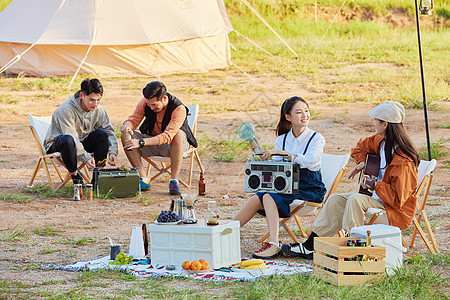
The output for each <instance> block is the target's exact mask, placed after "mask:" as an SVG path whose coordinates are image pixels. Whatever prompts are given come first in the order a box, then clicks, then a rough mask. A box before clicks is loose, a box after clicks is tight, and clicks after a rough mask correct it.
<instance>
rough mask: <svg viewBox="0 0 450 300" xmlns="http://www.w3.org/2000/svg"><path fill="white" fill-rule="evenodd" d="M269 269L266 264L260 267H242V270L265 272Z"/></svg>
mask: <svg viewBox="0 0 450 300" xmlns="http://www.w3.org/2000/svg"><path fill="white" fill-rule="evenodd" d="M268 268H269V267H268V266H267V265H266V264H265V263H262V264H259V265H251V266H244V267H241V269H245V270H264V269H268Z"/></svg>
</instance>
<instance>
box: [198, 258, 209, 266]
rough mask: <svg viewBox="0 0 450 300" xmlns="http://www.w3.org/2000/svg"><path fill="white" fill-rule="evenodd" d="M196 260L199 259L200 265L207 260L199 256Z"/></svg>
mask: <svg viewBox="0 0 450 300" xmlns="http://www.w3.org/2000/svg"><path fill="white" fill-rule="evenodd" d="M198 261H199V262H200V263H201V264H202V265H203V264H204V263H205V262H207V261H206V260H204V259H203V258H200V259H199V260H198Z"/></svg>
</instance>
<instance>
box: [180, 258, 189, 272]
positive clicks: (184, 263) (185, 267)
mask: <svg viewBox="0 0 450 300" xmlns="http://www.w3.org/2000/svg"><path fill="white" fill-rule="evenodd" d="M181 267H182V268H183V269H185V270H189V269H190V268H191V262H190V261H189V260H186V261H185V262H183V264H182V265H181Z"/></svg>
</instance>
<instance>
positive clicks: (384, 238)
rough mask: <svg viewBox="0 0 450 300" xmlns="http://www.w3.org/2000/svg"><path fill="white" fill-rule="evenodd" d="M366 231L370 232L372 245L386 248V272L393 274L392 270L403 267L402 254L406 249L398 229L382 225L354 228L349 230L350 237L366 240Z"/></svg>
mask: <svg viewBox="0 0 450 300" xmlns="http://www.w3.org/2000/svg"><path fill="white" fill-rule="evenodd" d="M367 230H370V231H371V237H372V244H373V245H376V246H382V247H386V258H385V259H384V260H385V262H386V271H387V272H388V274H393V273H394V272H393V269H395V268H397V267H401V266H402V265H403V252H406V248H405V247H403V246H402V233H401V231H400V229H399V228H398V227H395V226H389V225H384V224H376V225H367V226H361V227H354V228H352V229H351V230H350V236H355V237H359V238H361V240H366V237H367Z"/></svg>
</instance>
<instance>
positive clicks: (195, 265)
mask: <svg viewBox="0 0 450 300" xmlns="http://www.w3.org/2000/svg"><path fill="white" fill-rule="evenodd" d="M181 267H182V268H183V269H184V270H186V271H188V272H189V273H207V272H210V271H211V270H210V268H211V267H210V265H209V263H208V262H207V261H206V260H204V259H203V258H201V259H199V260H194V261H192V262H191V261H189V260H186V261H185V262H183V264H182V265H181Z"/></svg>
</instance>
